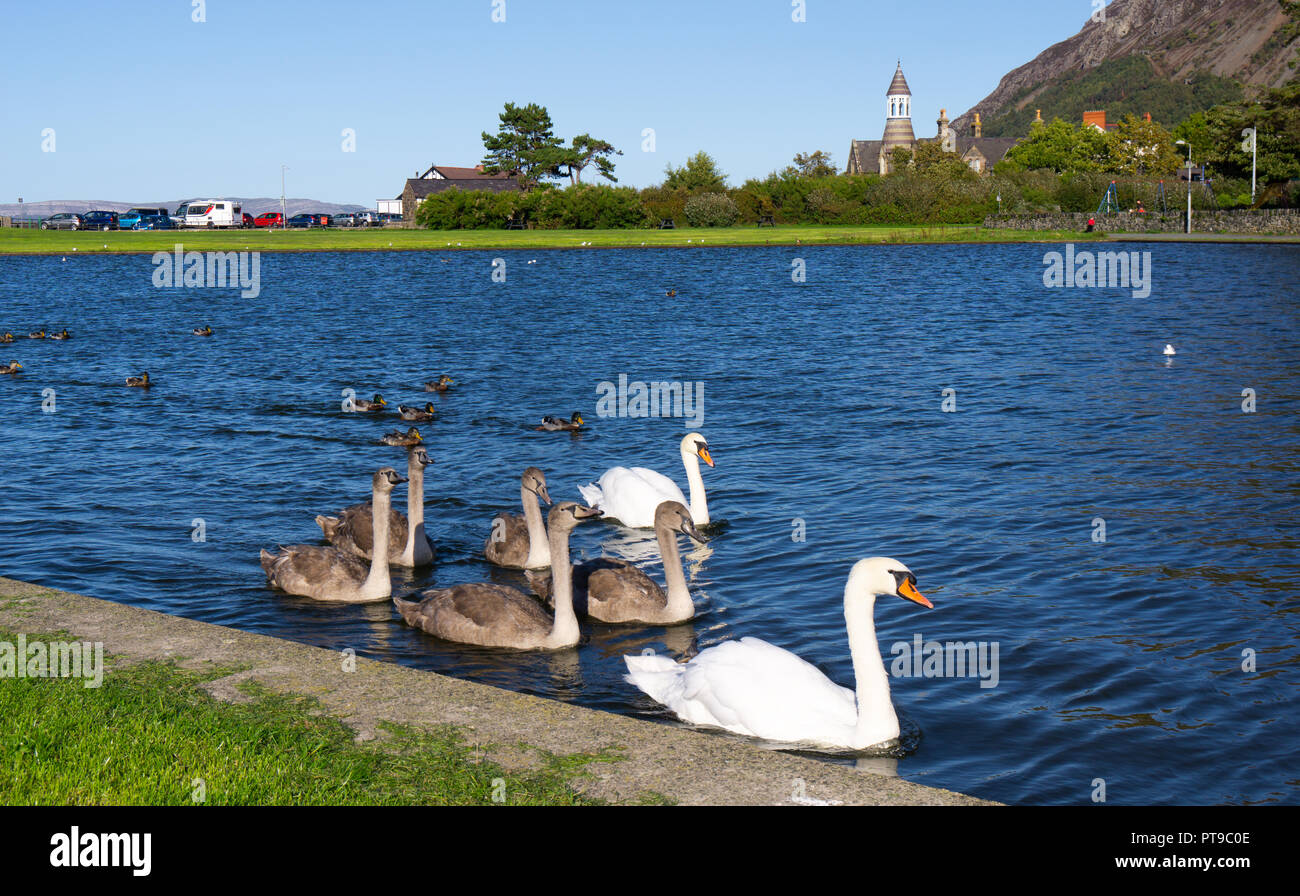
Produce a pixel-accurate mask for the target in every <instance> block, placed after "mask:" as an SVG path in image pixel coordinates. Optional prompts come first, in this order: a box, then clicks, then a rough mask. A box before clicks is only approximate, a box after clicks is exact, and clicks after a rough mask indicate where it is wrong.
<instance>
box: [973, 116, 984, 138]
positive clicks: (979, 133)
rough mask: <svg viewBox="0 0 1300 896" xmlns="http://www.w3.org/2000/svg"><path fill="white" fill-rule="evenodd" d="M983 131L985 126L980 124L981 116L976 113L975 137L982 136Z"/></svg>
mask: <svg viewBox="0 0 1300 896" xmlns="http://www.w3.org/2000/svg"><path fill="white" fill-rule="evenodd" d="M983 131H984V127H983V125H981V124H980V114H979V113H978V112H976V113H975V136H976V137H980V136H982V135H983Z"/></svg>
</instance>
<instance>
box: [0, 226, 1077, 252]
mask: <svg viewBox="0 0 1300 896" xmlns="http://www.w3.org/2000/svg"><path fill="white" fill-rule="evenodd" d="M1100 238H1103V237H1102V235H1101V234H1083V233H1074V232H1069V231H1023V230H991V229H987V228H984V227H981V226H979V225H975V224H972V225H968V226H947V227H942V226H934V227H830V226H827V227H820V226H815V225H798V226H794V225H791V226H781V227H753V226H749V227H717V228H700V229H696V228H682V229H680V230H456V231H439V230H406V229H400V228H389V229H383V230H371V229H367V228H359V229H354V228H343V229H338V230H328V229H325V230H322V229H314V230H288V231H278V230H275V231H269V230H229V231H204V230H163V231H109V232H108V233H90V232H82V231H78V232H71V231H43V230H19V229H17V228H3V229H0V254H9V255H14V254H31V255H63V254H69V253H71V252H73V251H74V249H75V251H76V252H77V253H78V254H80V253H84V252H92V253H101V254H102V253H106V252H110V253H112V252H116V253H125V252H149V253H152V252H158V251H167V252H170V251H172V250H173V248H174V247H175V245H176V244H177V243H183V244H184V246H185V248H186V249H188V250H196V251H208V250H211V251H230V250H245V249H247V250H251V251H260V252H277V251H279V252H366V251H390V250H391V251H398V250H424V251H448V250H454V249H579V248H597V249H602V248H603V249H609V248H640V247H642V246H646V247H661V248H663V247H672V248H698V247H700V246H701V245H703V246H704V247H706V248H707V247H710V246H794V245H803V246H850V245H879V244H882V243H883V244H890V243H1000V242H1014V243H1026V242H1062V241H1071V240H1073V241H1075V242H1082V241H1084V240H1093V239H1100Z"/></svg>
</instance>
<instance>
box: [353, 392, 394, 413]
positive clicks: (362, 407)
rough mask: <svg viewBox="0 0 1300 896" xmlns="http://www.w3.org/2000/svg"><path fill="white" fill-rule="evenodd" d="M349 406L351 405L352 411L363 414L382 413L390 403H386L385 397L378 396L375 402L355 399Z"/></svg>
mask: <svg viewBox="0 0 1300 896" xmlns="http://www.w3.org/2000/svg"><path fill="white" fill-rule="evenodd" d="M349 404H350V405H351V410H353V411H362V412H371V411H382V410H383V409H384V408H386V407H388V402H386V401H384V397H383V396H382V395H378V394H376V395H375V398H374V400H373V401H366V399H364V398H354V399H352V401H351V402H349Z"/></svg>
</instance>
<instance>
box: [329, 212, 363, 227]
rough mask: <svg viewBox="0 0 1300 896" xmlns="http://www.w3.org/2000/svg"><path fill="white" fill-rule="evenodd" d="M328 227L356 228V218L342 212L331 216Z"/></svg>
mask: <svg viewBox="0 0 1300 896" xmlns="http://www.w3.org/2000/svg"><path fill="white" fill-rule="evenodd" d="M330 225H331V226H333V227H356V226H357V220H356V216H355V215H353V214H352V213H351V212H343V213H341V214H337V215H331V216H330Z"/></svg>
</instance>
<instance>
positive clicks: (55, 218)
mask: <svg viewBox="0 0 1300 896" xmlns="http://www.w3.org/2000/svg"><path fill="white" fill-rule="evenodd" d="M80 229H81V215H74V214H73V213H72V212H60V213H59V214H57V215H50V216H49V217H48V218H46V219H45V220H44V221H42V222H41V230H80Z"/></svg>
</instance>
